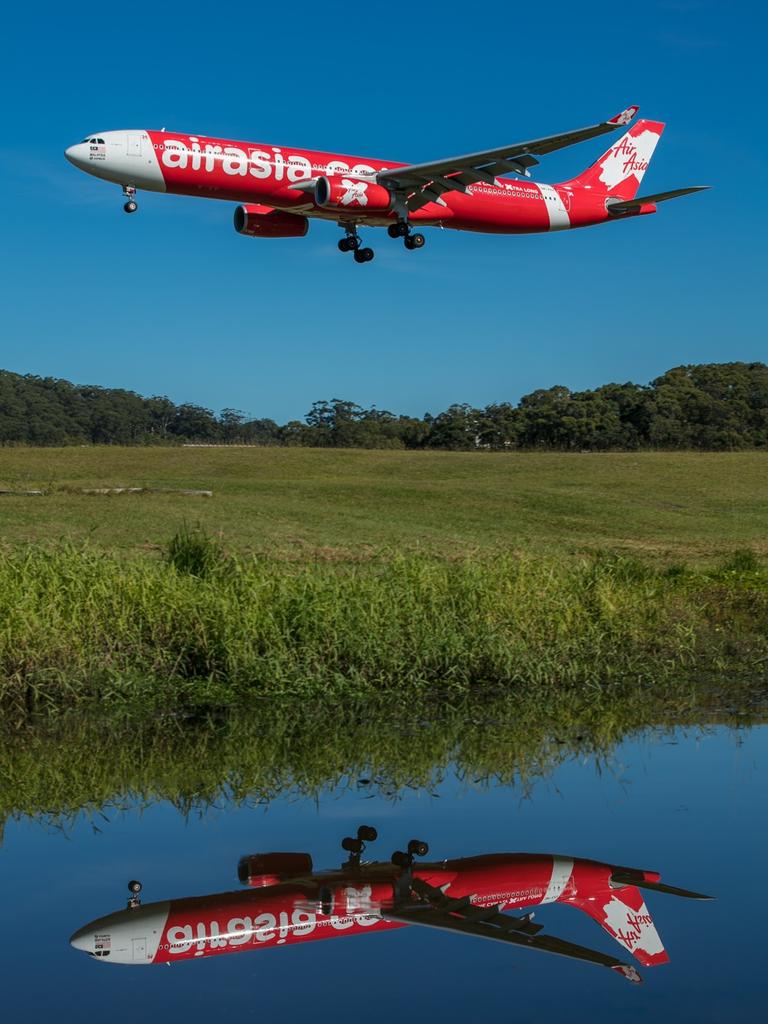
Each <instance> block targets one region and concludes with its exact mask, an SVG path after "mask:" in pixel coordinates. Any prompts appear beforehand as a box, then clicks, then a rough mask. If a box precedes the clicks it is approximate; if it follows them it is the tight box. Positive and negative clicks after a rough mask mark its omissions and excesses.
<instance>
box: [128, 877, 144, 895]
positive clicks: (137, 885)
mask: <svg viewBox="0 0 768 1024" xmlns="http://www.w3.org/2000/svg"><path fill="white" fill-rule="evenodd" d="M128 892H132V893H133V894H134V895H136V893H139V892H141V882H137V881H136V879H131V881H130V882H129V883H128Z"/></svg>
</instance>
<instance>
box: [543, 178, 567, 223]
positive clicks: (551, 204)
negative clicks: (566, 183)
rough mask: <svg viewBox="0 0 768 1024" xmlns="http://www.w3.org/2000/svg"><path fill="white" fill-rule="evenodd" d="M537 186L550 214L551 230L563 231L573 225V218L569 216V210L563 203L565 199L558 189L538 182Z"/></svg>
mask: <svg viewBox="0 0 768 1024" xmlns="http://www.w3.org/2000/svg"><path fill="white" fill-rule="evenodd" d="M536 187H537V188H538V189H539V191H540V192H541V198H542V199H543V200H544V205H545V206H546V207H547V213H548V214H549V230H550V231H563V230H564V229H565V228H569V227H570V226H571V219H570V217H569V216H568V211H567V210H566V208H565V206H564V205H563V200H562V199H561V198H560V196H559V194H558V192H557V189H555V188H552V186H551V185H542V184H540V183H539V182H536Z"/></svg>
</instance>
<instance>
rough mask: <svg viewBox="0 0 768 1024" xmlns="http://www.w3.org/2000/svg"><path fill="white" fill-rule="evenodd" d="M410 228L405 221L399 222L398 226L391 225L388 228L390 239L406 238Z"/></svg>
mask: <svg viewBox="0 0 768 1024" xmlns="http://www.w3.org/2000/svg"><path fill="white" fill-rule="evenodd" d="M409 230H410V228H409V227H408V225H407V224H406V222H405V221H404V220H399V221H397V223H396V224H390V225H389V227H388V228H387V234H388V235H389V237H390V238H405V237H406V236H407V234H408V232H409Z"/></svg>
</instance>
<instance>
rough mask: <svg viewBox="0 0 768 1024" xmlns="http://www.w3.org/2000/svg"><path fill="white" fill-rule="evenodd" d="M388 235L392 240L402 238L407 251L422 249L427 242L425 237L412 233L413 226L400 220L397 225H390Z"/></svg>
mask: <svg viewBox="0 0 768 1024" xmlns="http://www.w3.org/2000/svg"><path fill="white" fill-rule="evenodd" d="M387 234H388V235H389V237H390V238H402V240H403V245H404V246H405V248H406V249H421V248H422V246H423V245H424V243H425V242H426V238H425V237H424V235H422V234H419V233H418V232H416V234H413V233H412V232H411V226H410V224H409V223H408V221H406V220H398V221H397V222H396V223H394V224H390V225H389V227H388V228H387Z"/></svg>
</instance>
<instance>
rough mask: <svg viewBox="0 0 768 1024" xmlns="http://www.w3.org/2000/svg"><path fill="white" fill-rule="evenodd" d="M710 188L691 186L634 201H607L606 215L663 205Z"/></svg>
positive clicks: (636, 198)
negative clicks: (653, 204) (668, 200)
mask: <svg viewBox="0 0 768 1024" xmlns="http://www.w3.org/2000/svg"><path fill="white" fill-rule="evenodd" d="M707 188H712V186H711V185H691V186H690V188H676V189H673V190H672V191H671V192H656V194H655V195H652V196H636V197H635V198H634V199H622V200H617V201H616V202H613V200H611V199H609V200H608V213H613V214H617V213H632V211H633V210H637V209H639V208H640V207H641V206H647V205H649V204H652V203H663V202H665V201H666V200H667V199H677V198H678V197H679V196H689V195H690V194H691V193H692V192H703V191H704V189H707Z"/></svg>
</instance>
